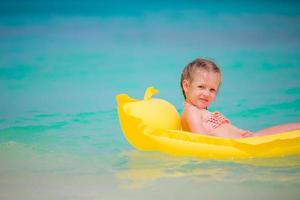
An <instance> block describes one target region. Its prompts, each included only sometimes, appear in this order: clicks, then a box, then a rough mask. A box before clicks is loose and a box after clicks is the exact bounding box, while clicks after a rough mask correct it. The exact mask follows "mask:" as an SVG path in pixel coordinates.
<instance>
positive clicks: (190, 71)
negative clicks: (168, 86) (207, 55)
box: [180, 58, 221, 99]
mask: <svg viewBox="0 0 300 200" xmlns="http://www.w3.org/2000/svg"><path fill="white" fill-rule="evenodd" d="M199 69H204V70H206V71H208V72H216V73H220V75H221V70H220V68H219V67H218V66H217V65H216V64H215V63H214V62H213V61H211V60H207V59H203V58H197V59H195V60H193V61H192V62H190V63H189V64H187V66H185V68H184V69H183V71H182V73H181V80H180V86H181V90H182V94H183V96H184V99H186V95H185V92H184V90H183V85H182V83H183V81H184V80H187V81H189V82H192V81H193V78H194V77H193V76H194V73H195V71H196V70H199Z"/></svg>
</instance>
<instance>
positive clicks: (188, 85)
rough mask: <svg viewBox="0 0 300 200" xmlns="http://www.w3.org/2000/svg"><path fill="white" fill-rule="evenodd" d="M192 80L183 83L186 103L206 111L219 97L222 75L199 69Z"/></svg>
mask: <svg viewBox="0 0 300 200" xmlns="http://www.w3.org/2000/svg"><path fill="white" fill-rule="evenodd" d="M192 79H193V80H190V81H188V80H183V82H182V86H183V90H184V92H185V95H186V102H188V103H190V104H192V105H194V106H196V107H197V108H199V109H205V108H207V106H208V105H209V104H210V103H211V102H212V101H213V100H214V99H215V97H216V95H217V92H218V89H219V86H220V83H221V74H220V73H218V72H209V71H207V70H205V69H198V70H196V71H195V73H194V75H193V77H192Z"/></svg>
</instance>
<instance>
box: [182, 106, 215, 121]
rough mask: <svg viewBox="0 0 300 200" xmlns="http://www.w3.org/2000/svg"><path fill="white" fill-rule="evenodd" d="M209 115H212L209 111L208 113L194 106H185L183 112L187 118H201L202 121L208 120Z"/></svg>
mask: <svg viewBox="0 0 300 200" xmlns="http://www.w3.org/2000/svg"><path fill="white" fill-rule="evenodd" d="M209 113H210V112H209V111H207V110H205V109H199V108H197V107H196V106H193V105H185V106H184V110H183V114H184V115H185V116H190V117H199V118H201V119H204V118H206V117H207V115H209Z"/></svg>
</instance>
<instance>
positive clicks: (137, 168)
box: [115, 150, 300, 189]
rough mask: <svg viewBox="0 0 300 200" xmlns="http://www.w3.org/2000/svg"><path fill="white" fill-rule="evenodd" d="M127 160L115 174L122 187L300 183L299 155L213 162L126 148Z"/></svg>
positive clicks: (125, 155)
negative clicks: (184, 182) (167, 182)
mask: <svg viewBox="0 0 300 200" xmlns="http://www.w3.org/2000/svg"><path fill="white" fill-rule="evenodd" d="M123 155H124V157H126V159H127V162H125V163H124V166H123V168H122V169H120V170H119V171H118V172H116V173H115V176H116V177H117V179H119V181H120V187H121V188H127V189H137V188H147V187H149V186H151V185H152V184H155V182H156V181H158V180H161V179H175V178H188V179H189V180H191V181H194V182H211V181H218V182H240V183H246V182H258V183H259V182H269V183H271V182H278V183H281V182H285V183H291V184H300V156H290V157H283V158H264V159H244V160H233V161H226V162H225V161H214V160H203V159H197V158H186V157H174V156H169V155H165V154H161V153H159V152H140V151H135V150H133V151H127V152H124V153H123Z"/></svg>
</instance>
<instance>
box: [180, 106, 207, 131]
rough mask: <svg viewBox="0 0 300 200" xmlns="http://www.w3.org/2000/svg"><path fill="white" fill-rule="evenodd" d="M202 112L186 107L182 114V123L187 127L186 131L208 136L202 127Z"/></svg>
mask: <svg viewBox="0 0 300 200" xmlns="http://www.w3.org/2000/svg"><path fill="white" fill-rule="evenodd" d="M204 112H205V111H202V110H199V109H197V108H195V107H190V106H189V107H187V108H186V109H185V110H184V113H183V123H185V124H186V125H187V126H188V129H189V130H188V131H191V132H194V133H200V134H204V135H208V132H207V130H206V129H205V127H204V123H203V122H204Z"/></svg>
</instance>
